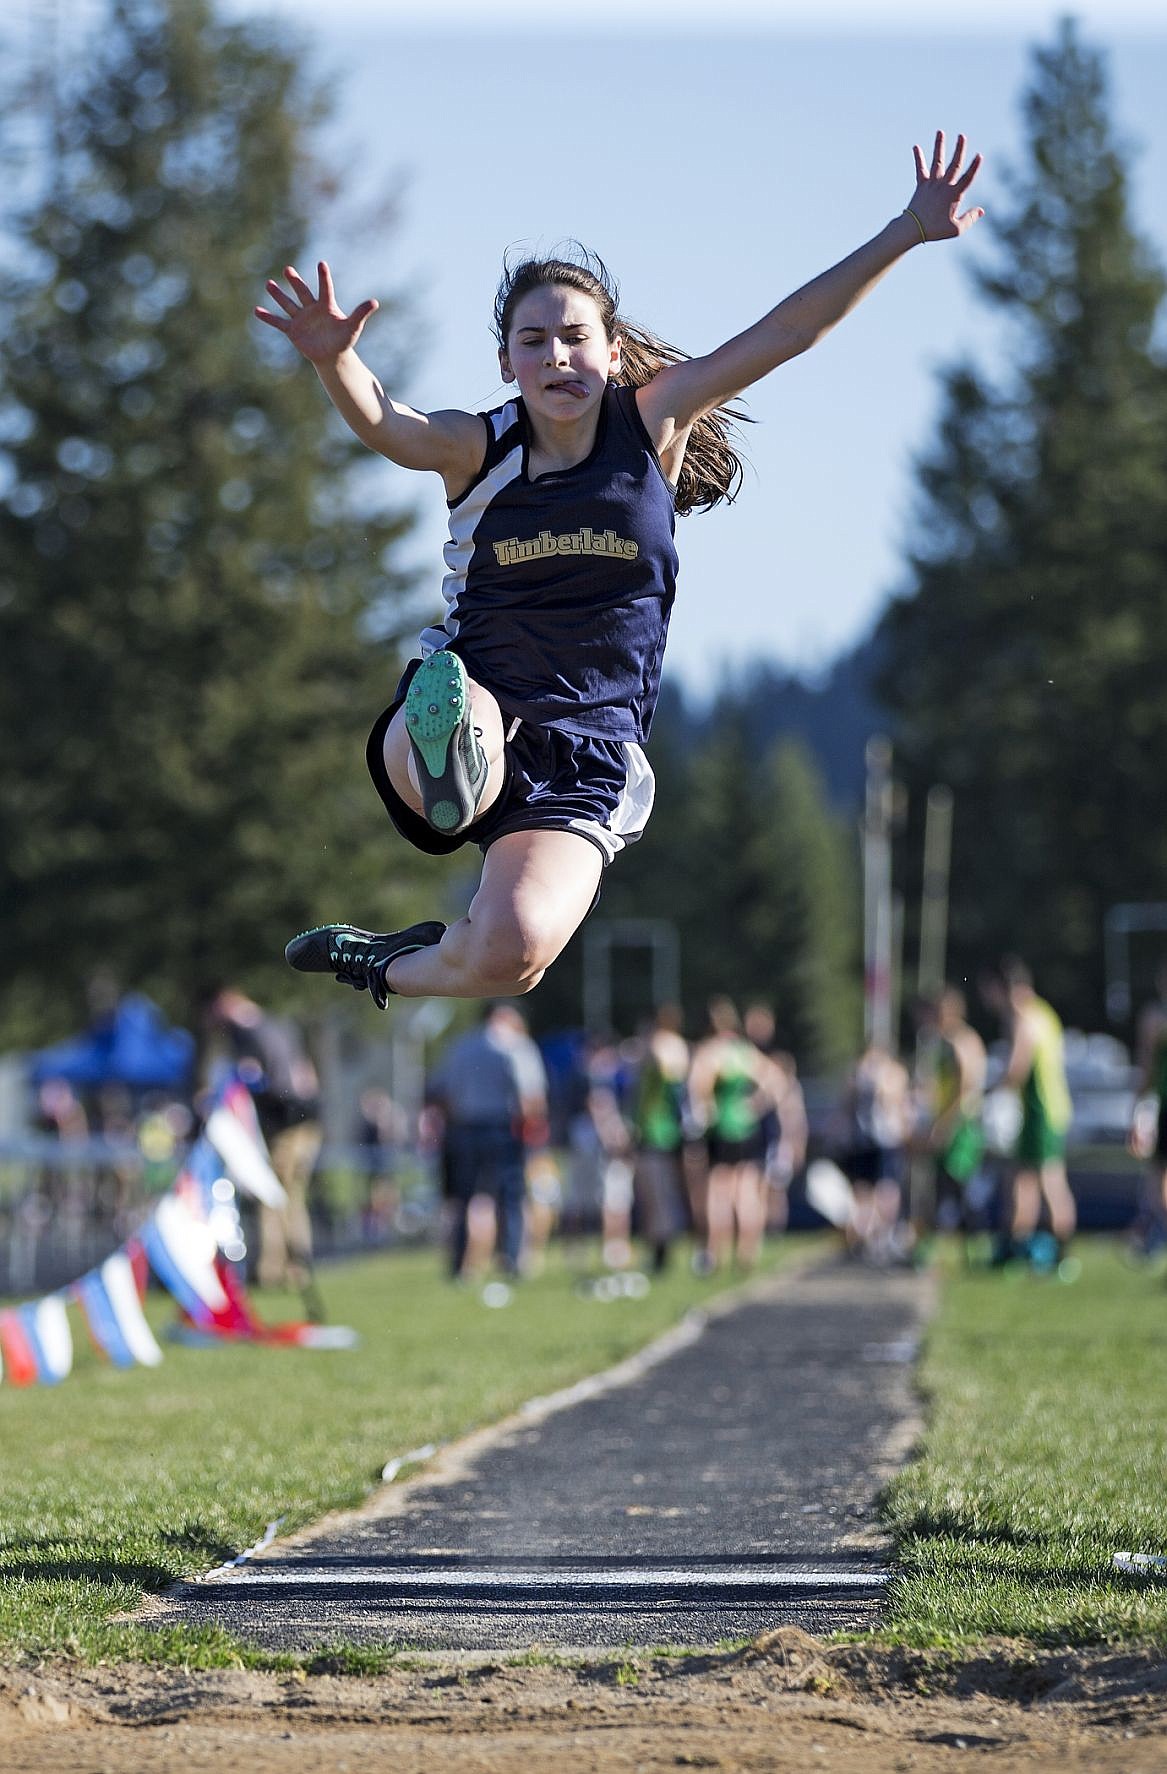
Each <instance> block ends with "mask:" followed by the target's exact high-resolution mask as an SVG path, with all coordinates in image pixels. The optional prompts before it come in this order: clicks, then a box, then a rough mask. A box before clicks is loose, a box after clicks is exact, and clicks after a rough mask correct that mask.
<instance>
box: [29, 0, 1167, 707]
mask: <svg viewBox="0 0 1167 1774" xmlns="http://www.w3.org/2000/svg"><path fill="white" fill-rule="evenodd" d="M93 4H94V0H73V9H72V10H71V9H70V7H69V6H68V5H67V4H66V5H65V6H64V7H63V16H64V17H65V19H66V22H67V21H68V19H69V18H70V17H71V16H72V17H73V18H75V19H79V18H80V17H81V15H83V14H84V13H86V12H87V11H91V9H92V6H93ZM228 10H229V11H230V12H231V13H232V14H234V15H236V16H239V15H248V16H263V15H272V14H275V15H278V16H280V17H282V18H284V19H287V20H288V21H289V22H290V23H293V24H294V25H295V27H296V29H297V31H298V32H299V33H300V35H301V37H302V39H303V40H304V42H305V43H306V45H307V46H308V48H309V51H310V54H311V56H312V58H313V61H314V63H315V65H316V66H317V67H318V68H319V69H320V71H321V72H322V73H327V74H328V75H330V76H331V77H332V79H333V81H334V83H335V91H336V97H337V117H336V121H335V122H334V124H333V125H332V126H331V128H330V131H329V136H328V146H329V149H330V151H331V154H332V156H333V159H334V161H335V162H336V163H337V164H338V165H339V166H340V167H341V168H342V169H343V174H344V181H343V182H344V186H345V192H346V196H349V195H351V196H352V197H354V198H355V197H357V196H359V195H368V194H370V193H372V192H374V191H378V190H381V191H383V190H384V189H385V188H386V185H387V184H388V185H390V186H391V185H392V184H393V183H394V182H395V180H396V176H397V175H398V174H400V175H403V178H404V188H403V197H402V203H401V208H400V219H399V221H398V223H397V224H396V225H395V226H393V227H392V228H389V229H365V230H363V231H360V232H357V231H354V230H353V229H352V228H351V226H348V227H343V226H341V225H340V223H339V222H337V221H327V220H326V221H325V222H324V223H322V226H321V228H320V230H319V233H318V235H317V237H316V238H315V239H314V240H313V241H312V243H311V247H310V255H309V256H310V257H312V258H314V257H316V256H323V257H326V258H328V259H329V260H330V262H331V264H332V267H333V271H334V275H335V277H336V280H337V287H338V292H339V294H340V297H341V299H342V301H346V302H350V301H351V302H355V301H357V300H359V299H360V298H361V297H362V296H365V295H368V294H372V295H382V296H383V295H385V294H387V293H389V292H391V291H392V290H394V289H395V288H404V289H409V290H412V291H413V292H414V293H415V296H416V299H417V306H418V312H419V318H420V320H421V323H422V329H423V331H424V334H425V337H426V344H425V350H424V354H422V355H419V356H418V358H417V360H416V362H415V363H414V364H413V365H412V366H411V369H410V372H409V374H408V376H407V378H406V380H405V382H404V384H403V385H401V386H400V387H399V388H395V389H394V390H393V391H394V392H395V393H400V394H401V395H403V396H404V397H405V398H406V399H409V400H411V401H413V402H415V403H416V404H418V405H420V406H422V407H435V406H452V405H462V406H467V407H469V408H472V409H476V408H479V407H485V406H489V405H493V404H497V402H498V400H499V399H500V398H501V391H500V388H499V382H498V372H497V366H496V363H495V359H494V354H493V345H492V340H491V337H490V333H489V316H490V304H491V298H492V295H493V291H494V286H495V282H496V278H497V274H498V269H499V263H500V260H501V257H502V254H503V251H504V249H505V248H506V247H508V246H510V245H513V244H515V243H524V244H540V245H543V246H549V245H551V244H553V243H554V242H555V241H557V240H559V239H562V238H564V237H569V236H570V237H575V238H578V239H581V240H583V241H585V242H586V243H587V244H588V245H590V246H592V247H593V248H594V249H595V250H597V251H598V252H599V253H600V254H601V255H602V256H603V257H604V258H605V260H606V261H607V262H608V264H609V265H610V266H611V267H612V269H613V270H614V272H615V274H616V276H617V277H618V279H619V281H620V283H621V286H622V291H623V305H624V307H625V308H626V309H627V311H628V313H629V314H630V315H632V316H634V317H635V318H638V319H640V320H642V321H644V322H645V323H646V324H648V325H649V326H651V327H653V328H654V329H655V330H656V331H657V332H659V333H661V334H662V335H663V336H665V337H666V338H670V339H672V340H673V341H674V342H675V343H677V344H678V345H680V346H682V347H683V348H684V349H686V350H688V351H692V352H700V351H703V350H707V349H709V348H710V347H712V346H714V345H716V344H717V343H719V342H720V341H721V340H722V339H723V338H726V337H728V336H729V335H730V334H732V333H734V332H736V331H738V330H740V328H741V327H743V326H745V325H748V324H749V323H750V322H751V321H753V320H754V319H756V318H757V317H758V316H759V315H760V314H762V313H763V312H765V311H766V309H768V308H769V307H771V306H772V305H773V304H774V302H775V301H777V300H779V299H780V298H781V297H782V296H783V295H785V294H786V293H788V292H789V291H790V290H791V289H793V288H795V287H797V285H798V284H800V283H802V282H804V281H805V280H806V279H807V278H809V277H811V276H813V275H814V274H815V273H816V272H818V271H819V270H821V269H823V268H824V267H825V266H827V265H829V264H831V263H832V262H834V261H835V260H836V259H838V258H841V257H842V256H843V255H844V254H846V253H847V252H849V251H850V250H851V249H852V248H853V247H854V246H856V245H858V244H859V243H860V242H861V241H862V240H864V239H866V238H867V237H868V236H870V235H871V234H874V233H876V232H877V231H878V230H879V229H880V228H881V227H882V226H883V224H884V223H885V222H886V221H887V220H888V219H889V217H891V216H893V215H894V214H896V213H897V212H898V211H899V210H900V209H901V208H902V207H903V205H904V204H905V203H906V202H907V201H908V199H909V197H910V195H911V191H912V186H913V174H912V159H911V147H912V143H913V141H915V140H927V139H930V137H931V134H932V132H933V131H934V130H935V129H936V128H937V127H938V126H939V127H943V128H944V129H946V130H947V131H948V132H949V134H950V136H954V135H955V133H956V132H957V131H958V130H961V129H963V130H964V131H965V132H966V134H967V135H968V136H969V138H970V141H971V143H972V145H973V146H974V147H975V148H979V149H981V150H982V151H983V152H984V153H985V155H986V157H987V164H986V169H985V171H984V173H983V174H982V177H981V179H980V180H979V181H978V184H977V186H976V188H975V191H974V193H973V198H974V199H975V200H976V201H979V202H981V203H983V205H984V206H985V208H986V210H987V211H988V213H989V221H988V222H987V223H983V224H981V226H980V227H979V228H978V229H976V230H974V232H973V234H972V236H971V237H970V238H969V239H968V240H967V241H966V242H963V243H959V244H951V245H935V246H931V247H928V248H926V249H923V250H922V251H919V252H914V253H912V254H910V255H909V256H908V258H907V259H906V260H905V261H904V262H903V263H902V264H901V265H899V266H898V267H896V268H895V269H894V270H893V271H892V273H891V274H890V276H889V277H888V279H886V280H885V282H884V283H883V284H882V285H881V286H880V287H879V289H877V290H876V292H875V293H874V295H873V296H872V297H871V298H870V299H869V301H868V302H867V303H866V304H865V305H864V307H863V308H861V309H860V310H859V311H858V312H857V313H856V314H854V315H853V316H851V317H850V318H849V319H848V320H847V321H846V322H845V323H844V324H843V326H842V327H841V328H840V329H839V330H838V331H837V332H836V333H835V334H833V335H832V336H831V337H830V338H829V339H828V340H826V341H825V342H824V343H823V344H821V345H820V346H819V347H817V348H816V349H815V350H814V351H812V352H811V353H809V354H808V355H807V356H806V357H804V358H801V359H799V360H797V361H796V362H794V363H792V364H790V365H787V366H785V367H784V368H782V369H781V370H779V371H778V372H776V374H775V375H774V376H772V377H771V378H769V379H768V380H767V381H766V382H764V383H762V384H760V385H759V386H758V387H756V388H755V389H754V390H753V392H752V395H751V397H750V407H751V411H752V413H753V414H754V416H755V418H756V419H757V420H758V421H759V423H758V424H757V425H755V426H754V427H752V428H751V429H750V430H749V432H748V435H747V449H748V454H749V457H750V461H751V464H752V466H751V468H750V470H749V471H748V473H747V478H746V486H745V489H744V491H743V493H742V496H741V498H740V499H739V501H738V502H737V504H736V505H735V506H734V507H732V508H731V509H728V510H722V511H718V512H715V513H713V514H710V515H708V516H693V517H691V518H688V519H685V520H684V521H683V522H682V523H681V525H680V526H679V549H680V553H681V563H682V565H681V579H680V586H679V593H678V602H677V611H676V615H675V617H674V623H673V632H672V637H671V640H670V647H669V669H670V670H671V671H672V672H673V673H675V674H677V675H679V676H680V677H681V678H682V679H683V680H684V681H685V683H686V684H687V685H688V686H690V687H691V688H693V689H695V690H701V689H704V688H708V687H712V685H713V684H714V683H715V682H716V680H717V678H718V676H719V674H720V673H721V671H722V669H723V668H724V667H725V666H727V665H730V666H739V665H742V664H745V663H748V662H749V661H751V660H753V659H757V658H761V657H765V658H775V659H779V660H782V661H785V662H788V663H790V664H793V665H798V666H802V667H809V668H814V667H816V666H819V665H822V664H823V663H825V662H826V661H828V660H829V659H830V658H831V656H832V655H833V654H835V653H837V652H838V651H839V650H840V649H841V648H844V647H846V646H848V645H849V644H851V643H852V642H854V641H855V640H857V639H858V638H859V637H860V636H861V635H862V634H863V633H864V632H865V630H866V629H867V628H868V627H869V626H870V624H871V622H872V621H873V619H874V618H875V616H876V614H877V613H878V611H879V609H880V607H881V606H882V604H883V602H884V601H885V599H886V597H887V596H888V594H889V592H891V591H892V590H893V589H894V588H895V587H896V586H897V585H898V584H899V583H901V576H902V567H901V561H902V551H903V546H904V543H905V540H906V539H908V538H910V535H911V528H912V523H913V521H914V517H913V510H912V496H911V490H912V475H911V465H912V461H913V457H914V456H915V455H916V454H917V453H918V452H920V451H922V450H924V449H926V448H927V446H928V444H929V440H930V435H931V431H932V427H933V424H934V420H935V415H936V410H937V408H936V398H937V384H936V371H937V369H938V367H939V366H941V365H943V364H945V363H947V362H949V361H951V360H952V359H953V358H954V357H955V356H957V355H959V354H961V353H965V352H972V353H973V354H974V355H975V356H976V357H977V358H978V360H980V361H981V362H983V363H986V364H990V365H991V364H992V363H993V362H995V361H997V362H1001V363H1004V362H1005V361H1007V353H1008V340H1007V338H1006V337H1005V336H1004V335H1003V334H1002V332H1001V328H1000V322H999V320H998V319H997V318H996V317H995V316H991V315H990V314H988V312H987V311H986V310H985V309H984V308H983V307H982V306H981V305H980V304H979V303H978V302H977V301H976V299H975V296H974V293H973V291H972V288H971V279H970V277H969V275H968V273H969V272H970V270H971V268H972V267H973V266H974V265H975V264H977V263H978V262H984V261H985V260H986V259H987V258H988V257H990V256H991V253H992V238H991V221H992V216H993V212H994V208H995V207H1000V206H1001V205H1002V203H1003V200H1004V192H1005V186H1004V175H1005V170H1006V166H1007V164H1008V163H1009V162H1010V161H1011V160H1014V161H1015V160H1016V159H1017V157H1018V153H1019V148H1020V121H1019V112H1018V98H1019V95H1020V93H1021V90H1022V88H1023V85H1024V82H1025V79H1026V75H1027V68H1028V60H1029V49H1030V46H1031V45H1032V44H1033V43H1034V42H1035V41H1049V40H1050V37H1051V35H1052V31H1053V28H1054V21H1055V19H1056V18H1057V16H1058V10H1057V9H1055V8H1052V7H1049V6H1045V5H1041V4H1034V3H1032V0H980V3H979V4H978V5H977V6H976V7H975V8H974V7H971V6H968V7H962V8H959V9H955V8H952V9H947V10H943V11H942V10H941V9H939V8H938V7H935V6H925V5H923V4H920V3H918V0H915V3H913V0H898V3H896V4H884V5H875V4H866V5H865V4H862V3H861V0H815V4H813V5H811V4H809V3H806V0H787V3H785V4H770V5H762V4H757V3H753V4H751V3H750V0H721V3H720V4H719V5H718V6H717V7H716V8H715V9H714V8H710V7H709V6H708V5H707V4H703V5H701V6H697V5H695V4H691V3H690V0H673V3H672V4H671V5H668V6H666V5H664V4H663V3H662V0H587V4H585V5H584V6H583V7H571V8H567V7H563V6H559V7H556V6H555V5H554V4H553V3H552V0H493V4H491V6H490V8H489V13H488V14H487V13H486V12H485V11H484V8H483V7H482V5H481V4H478V5H474V6H471V5H468V4H466V3H465V0H427V4H426V5H425V8H424V14H423V12H422V9H421V8H420V7H417V8H414V7H410V6H401V5H393V6H390V5H388V4H386V3H385V0H349V4H348V5H346V6H345V8H344V9H343V11H341V10H340V9H330V10H325V9H322V8H321V7H320V6H319V5H318V3H317V0H311V3H310V0H230V5H229V7H228ZM1074 10H1075V13H1076V15H1077V16H1078V17H1079V19H1080V20H1082V22H1083V27H1084V32H1085V35H1086V36H1087V38H1088V40H1090V41H1092V42H1094V43H1097V44H1100V45H1101V46H1102V47H1104V48H1106V49H1108V51H1109V54H1110V67H1111V80H1112V110H1113V115H1114V117H1115V119H1116V121H1117V124H1118V126H1119V129H1120V130H1121V132H1122V133H1123V134H1124V135H1125V136H1126V137H1128V138H1130V139H1131V140H1132V141H1133V143H1134V144H1136V145H1137V147H1138V148H1139V150H1140V152H1139V153H1138V155H1137V157H1136V158H1134V159H1133V160H1132V191H1133V200H1134V214H1135V219H1136V222H1137V224H1138V226H1139V227H1140V229H1141V231H1142V232H1143V233H1144V234H1145V235H1146V236H1147V237H1148V238H1149V239H1150V240H1151V241H1152V242H1153V243H1154V245H1155V247H1156V249H1157V251H1158V252H1159V254H1160V256H1161V257H1163V258H1164V259H1167V192H1165V191H1164V188H1163V185H1162V182H1160V184H1159V186H1158V187H1156V186H1155V185H1154V184H1153V182H1152V168H1153V166H1154V164H1155V163H1156V161H1157V162H1158V163H1159V164H1160V165H1162V164H1164V162H1165V161H1167V116H1165V115H1164V111H1165V108H1164V106H1163V104H1162V95H1163V93H1164V91H1167V8H1165V7H1163V6H1162V5H1161V4H1155V5H1151V4H1148V3H1145V0H1106V4H1101V3H1099V0H1091V3H1088V4H1083V5H1079V6H1078V7H1076V8H1075V9H1074ZM711 14H712V15H714V16H716V18H717V21H718V25H717V30H716V32H715V33H714V32H711V31H710V29H709V26H708V20H709V18H710V16H711ZM345 207H348V205H347V204H346V205H345ZM257 294H258V292H257ZM380 324H381V325H382V327H384V326H386V325H388V324H389V323H388V322H385V321H384V320H382V321H381V323H380ZM381 336H382V337H383V338H384V337H385V335H384V334H382V335H381ZM378 344H379V341H378V321H377V319H376V318H375V319H374V321H373V323H372V324H371V325H370V327H369V329H368V331H367V333H366V335H365V345H364V355H365V356H366V357H367V359H368V361H369V362H370V363H371V364H372V366H373V367H374V368H376V367H377V363H378V355H379V350H378ZM306 373H307V372H306ZM375 472H376V473H382V472H383V473H384V474H385V476H386V477H387V481H386V485H387V486H389V485H392V486H393V491H394V492H395V493H396V494H397V495H400V494H402V493H403V492H405V493H408V494H409V495H410V496H413V497H415V498H416V501H417V503H418V504H419V506H420V508H421V511H422V525H421V528H420V531H419V533H418V536H417V539H416V542H415V545H414V550H413V552H414V554H415V557H416V558H417V559H418V560H419V561H420V562H421V563H422V565H423V566H424V567H425V568H426V569H427V571H428V572H429V573H430V574H431V575H432V582H433V586H434V593H435V598H436V596H437V585H438V581H439V577H440V566H441V561H440V550H441V544H442V540H443V537H444V512H443V506H442V499H441V491H440V486H439V483H438V482H437V481H436V479H431V477H425V476H406V475H404V474H403V471H401V470H397V469H394V468H392V467H390V466H389V465H385V466H384V468H383V469H382V468H380V467H378V468H376V469H375Z"/></svg>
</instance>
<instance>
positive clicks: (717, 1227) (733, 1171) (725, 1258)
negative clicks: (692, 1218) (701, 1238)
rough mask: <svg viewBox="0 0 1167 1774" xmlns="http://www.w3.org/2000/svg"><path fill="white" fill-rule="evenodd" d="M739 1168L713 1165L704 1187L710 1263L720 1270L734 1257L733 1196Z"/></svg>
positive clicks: (706, 1232) (728, 1165) (730, 1165)
mask: <svg viewBox="0 0 1167 1774" xmlns="http://www.w3.org/2000/svg"><path fill="white" fill-rule="evenodd" d="M736 1181H737V1166H736V1165H733V1164H713V1165H710V1167H709V1177H708V1180H707V1182H706V1184H705V1236H706V1247H705V1248H706V1250H707V1251H708V1253H709V1261H710V1262H711V1264H712V1265H713V1267H714V1268H716V1269H720V1268H722V1267H723V1266H724V1265H725V1264H726V1263H728V1262H729V1260H730V1258H731V1257H732V1256H733V1229H734V1218H733V1209H734V1194H735V1184H736Z"/></svg>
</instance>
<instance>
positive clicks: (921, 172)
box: [912, 142, 928, 179]
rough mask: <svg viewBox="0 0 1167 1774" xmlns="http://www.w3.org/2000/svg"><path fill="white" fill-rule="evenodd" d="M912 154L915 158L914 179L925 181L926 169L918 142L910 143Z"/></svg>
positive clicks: (922, 151) (922, 152)
mask: <svg viewBox="0 0 1167 1774" xmlns="http://www.w3.org/2000/svg"><path fill="white" fill-rule="evenodd" d="M912 153H913V155H914V156H915V161H916V177H917V178H918V179H926V178H927V177H928V168H927V166H926V165H925V163H924V150H923V149H922V148H921V146H920V144H919V142H913V143H912Z"/></svg>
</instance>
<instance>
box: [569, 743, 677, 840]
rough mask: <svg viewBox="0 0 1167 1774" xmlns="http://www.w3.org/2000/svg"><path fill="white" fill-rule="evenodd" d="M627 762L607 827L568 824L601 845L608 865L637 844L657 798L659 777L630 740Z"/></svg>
mask: <svg viewBox="0 0 1167 1774" xmlns="http://www.w3.org/2000/svg"><path fill="white" fill-rule="evenodd" d="M624 759H625V763H626V765H627V774H626V776H625V778H624V788H623V791H622V793H621V795H620V799H619V800H618V801H617V803H616V805H615V807H613V809H612V812H611V815H610V817H609V819H608V823H607V825H601V824H600V822H599V820H598V819H572V820H570V821H569V822H568V823H569V827H570V829H571V830H572V831H573V832H579V833H580V835H581V837H585V838H590V839H591V841H592V843H593V844H596V845H598V847H599V848H600V849H601V850H602V851H603V853H604V860H605V862H611V861H612V860H613V859H614V858H615V857H617V856H619V854H620V852H621V850H623V849H624V847H625V845H627V844H635V842H636V840H637V838H639V837H640V835H641V833H642V832H643V831H644V828H645V826H646V825H647V824H648V818H649V814H650V813H651V812H652V804H653V801H654V800H655V798H656V777H655V776H654V775H653V773H652V765H651V764H650V763H649V761H648V759H647V758H646V757H645V755H644V750H643V747H641V746H639V745H636V744H634V743H633V742H632V741H631V740H625V742H624Z"/></svg>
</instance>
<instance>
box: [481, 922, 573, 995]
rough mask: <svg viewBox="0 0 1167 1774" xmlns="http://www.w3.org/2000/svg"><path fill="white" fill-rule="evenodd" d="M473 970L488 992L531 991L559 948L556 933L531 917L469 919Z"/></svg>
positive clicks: (517, 992)
mask: <svg viewBox="0 0 1167 1774" xmlns="http://www.w3.org/2000/svg"><path fill="white" fill-rule="evenodd" d="M471 931H472V933H473V942H474V961H475V970H476V972H477V973H478V975H479V977H480V978H481V979H482V980H483V981H484V983H486V984H487V985H488V986H489V988H490V990H491V991H492V992H496V993H498V994H499V995H500V996H502V995H504V994H505V995H506V996H508V997H509V996H511V995H512V994H519V993H524V992H530V991H533V990H534V988H535V987H536V986H537V985H538V984H539V981H540V980H541V979H542V977H543V975H544V973H546V971H547V969H548V967H550V965H551V963H552V961H554V960H555V958H556V956H557V955H558V953H559V950H560V949H561V948H562V946H563V945H562V942H561V941H559V939H558V935H557V933H556V932H555V931H554V930H553V929H552V927H551V926H550V925H549V924H548V923H546V922H545V921H543V920H541V919H540V918H539V917H538V916H537V915H535V914H526V915H522V916H520V915H517V914H516V913H514V911H513V910H512V911H511V912H510V913H509V914H507V915H505V916H501V917H499V916H491V915H490V914H486V915H482V914H480V915H479V916H478V917H477V918H475V917H474V916H473V915H472V916H471Z"/></svg>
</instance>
